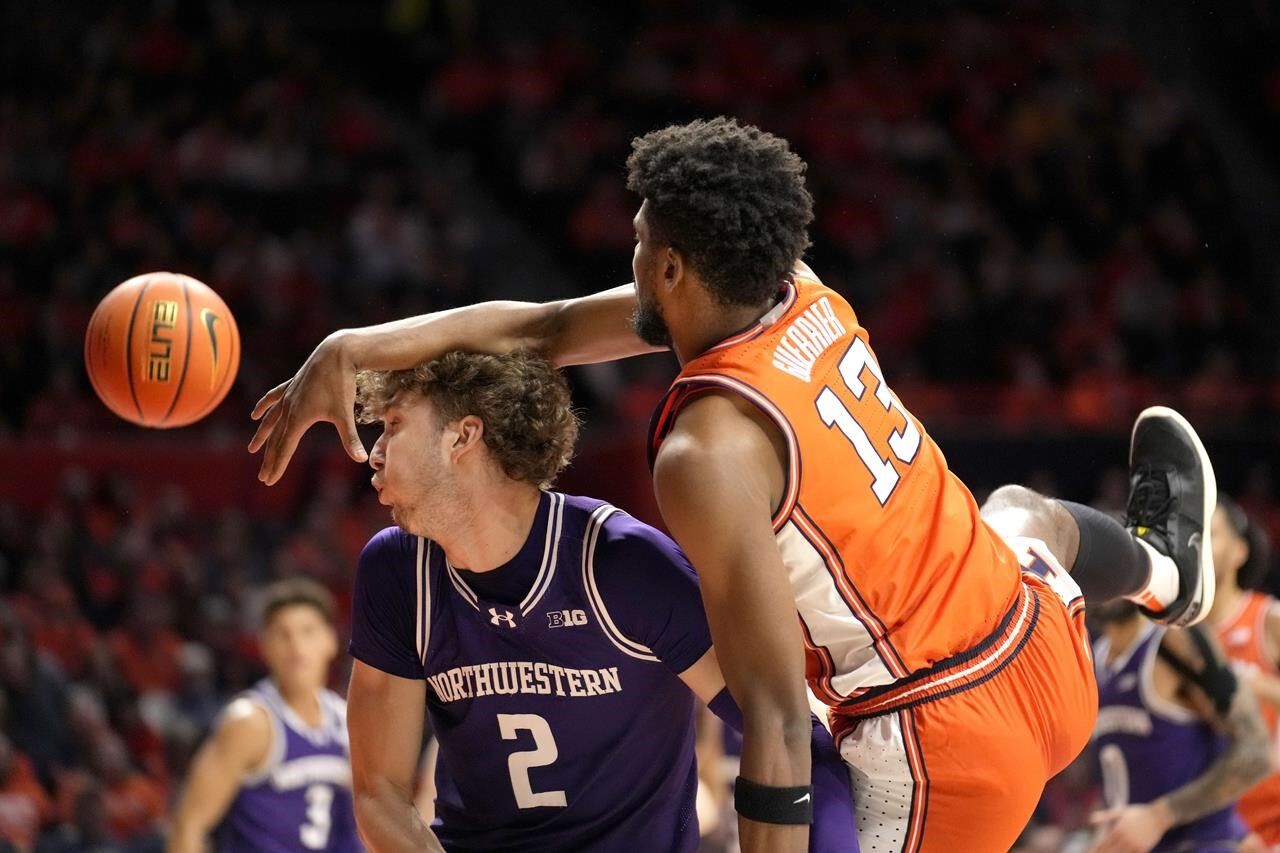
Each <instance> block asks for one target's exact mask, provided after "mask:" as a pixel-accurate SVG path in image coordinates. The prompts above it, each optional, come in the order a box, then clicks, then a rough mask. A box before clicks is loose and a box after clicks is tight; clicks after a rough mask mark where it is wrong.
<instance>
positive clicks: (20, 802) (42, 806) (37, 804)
mask: <svg viewBox="0 0 1280 853" xmlns="http://www.w3.org/2000/svg"><path fill="white" fill-rule="evenodd" d="M52 811H53V810H52V808H51V804H50V802H49V797H48V795H46V794H45V792H44V788H42V787H40V783H39V781H37V780H36V774H35V771H33V770H32V769H31V762H30V761H29V760H28V759H27V757H26V756H25V755H23V754H21V753H20V752H17V751H16V750H15V749H14V748H13V744H12V743H10V742H9V738H8V737H6V736H5V735H4V734H0V841H7V842H9V843H10V844H12V845H13V846H14V847H16V848H18V850H19V851H22V852H23V853H26V851H29V850H32V849H33V848H34V847H35V843H36V838H37V837H38V836H39V833H40V827H41V826H42V825H43V824H44V823H45V822H46V821H47V820H48V819H49V818H50V817H51V816H52Z"/></svg>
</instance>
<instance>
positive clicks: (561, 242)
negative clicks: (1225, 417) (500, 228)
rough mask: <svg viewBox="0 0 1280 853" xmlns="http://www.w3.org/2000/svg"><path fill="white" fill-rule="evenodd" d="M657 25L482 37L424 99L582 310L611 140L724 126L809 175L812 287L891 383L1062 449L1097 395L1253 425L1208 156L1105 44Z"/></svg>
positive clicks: (902, 23)
mask: <svg viewBox="0 0 1280 853" xmlns="http://www.w3.org/2000/svg"><path fill="white" fill-rule="evenodd" d="M658 5H659V6H660V7H661V8H660V9H659V10H658V11H657V12H656V13H655V14H653V15H652V16H650V18H649V19H648V22H646V21H645V19H643V18H635V17H632V16H631V13H630V10H628V11H626V12H623V11H621V10H619V11H617V12H615V13H612V15H613V17H611V13H610V12H609V11H607V10H606V9H605V8H604V7H599V8H598V9H597V13H596V15H595V16H594V17H588V18H585V19H580V20H577V21H576V22H575V24H574V25H571V26H568V27H561V26H560V25H559V24H560V22H559V21H557V22H556V23H555V25H554V28H552V26H551V25H550V24H549V22H548V26H547V27H546V28H545V29H543V30H540V29H538V28H537V26H536V25H533V26H532V29H529V28H528V27H522V28H520V29H519V30H518V31H516V32H508V33H503V32H496V33H494V32H490V31H488V30H485V31H484V32H483V35H482V36H480V37H477V38H476V43H475V48H476V49H474V50H472V51H463V52H460V53H458V54H456V55H451V56H449V57H448V58H447V60H446V61H444V62H442V63H441V64H440V66H439V68H438V69H435V70H434V71H433V72H432V73H430V76H429V83H428V86H427V89H426V93H425V100H426V103H427V109H428V111H429V113H430V114H432V115H435V116H438V117H439V119H440V123H441V134H442V135H443V136H444V137H445V138H447V139H450V140H451V141H452V142H453V143H454V144H456V145H458V146H465V147H467V148H470V149H473V150H477V151H479V152H480V154H479V157H480V161H481V162H483V163H485V164H486V165H487V167H488V168H487V169H486V174H487V176H488V177H489V178H490V180H491V181H492V182H493V183H494V184H495V185H496V186H497V187H498V189H499V190H500V191H502V192H503V193H504V195H505V197H506V198H508V199H509V200H510V202H511V204H512V205H513V207H515V208H517V209H520V210H521V211H523V212H524V213H525V215H526V217H527V218H528V221H529V222H530V224H531V226H532V227H535V228H538V229H539V230H540V232H541V233H542V234H543V235H544V236H545V238H546V240H547V242H548V244H549V245H553V246H557V247H560V248H561V252H562V256H563V257H564V259H565V263H566V264H568V265H571V266H572V267H573V268H575V269H581V270H589V271H590V273H591V275H590V276H589V277H588V278H586V279H585V283H586V285H587V286H598V285H599V284H602V283H607V282H611V281H615V280H621V279H622V278H623V277H624V276H625V275H626V271H627V270H626V258H627V249H628V247H629V246H630V245H631V239H632V231H631V226H630V219H631V216H632V215H633V213H634V208H635V200H634V199H632V198H631V197H630V196H629V194H628V193H627V192H626V190H625V188H624V186H623V181H622V178H621V176H622V169H621V164H622V163H623V161H624V160H625V157H626V153H627V150H628V143H629V141H630V139H631V138H632V137H633V136H634V135H636V134H639V133H643V132H645V131H646V130H648V129H651V128H653V127H655V126H661V125H662V124H664V123H666V122H669V121H676V120H685V119H688V118H691V117H694V116H697V115H708V114H716V113H728V114H732V115H737V116H740V117H742V118H744V119H745V120H748V121H751V122H755V123H758V124H760V125H761V126H763V127H765V128H766V129H769V130H772V131H774V132H777V133H779V134H782V135H784V136H786V137H787V138H788V139H790V140H792V141H793V143H794V144H795V146H796V147H797V149H798V150H799V151H800V153H801V154H802V155H803V156H804V157H805V158H806V159H807V161H808V163H809V176H810V182H809V183H810V186H811V188H812V189H813V191H814V193H815V196H816V197H817V202H818V206H817V218H816V222H815V227H814V232H813V237H814V243H815V246H814V249H813V258H814V261H813V264H812V265H813V266H814V267H815V268H816V269H817V270H818V271H819V273H820V274H821V275H823V276H824V278H825V279H826V280H827V281H828V283H830V284H832V285H833V286H835V287H836V288H837V289H838V290H841V291H842V292H844V293H845V294H846V295H847V296H848V297H849V298H850V299H851V301H852V302H853V304H854V306H855V308H857V309H858V311H859V312H860V315H861V316H862V317H863V318H864V321H865V324H866V325H867V327H868V328H869V329H870V330H871V332H872V335H873V341H874V343H875V346H876V348H877V352H878V354H879V355H880V357H881V359H882V360H883V361H885V362H886V363H888V364H891V365H892V370H893V372H894V375H895V376H897V377H903V376H906V377H910V378H916V377H919V378H922V379H926V380H930V381H934V382H946V383H951V384H955V383H975V382H979V383H983V384H989V383H996V384H1009V385H1020V386H1029V387H1032V388H1039V387H1049V388H1052V389H1054V390H1055V391H1056V392H1058V393H1059V394H1060V395H1064V396H1070V395H1076V396H1080V397H1081V398H1082V399H1081V407H1082V408H1084V409H1087V408H1088V407H1090V406H1092V407H1094V408H1095V409H1098V411H1096V412H1091V411H1080V412H1077V413H1076V415H1077V417H1078V420H1079V421H1080V425H1083V426H1092V425H1105V424H1107V423H1108V421H1107V416H1108V415H1109V414H1110V412H1108V411H1107V410H1106V408H1107V401H1106V400H1101V401H1096V400H1093V399H1089V397H1090V395H1089V391H1090V390H1091V389H1094V388H1097V387H1098V386H1101V385H1103V384H1107V385H1110V386H1112V387H1117V386H1123V385H1124V384H1125V383H1127V382H1140V383H1147V384H1148V385H1152V384H1157V383H1161V382H1165V383H1182V382H1191V383H1200V384H1207V385H1209V386H1210V388H1211V389H1212V388H1213V387H1216V388H1217V389H1219V393H1218V398H1217V399H1215V403H1219V404H1222V405H1224V406H1226V407H1227V408H1228V409H1229V410H1231V411H1232V412H1237V413H1238V412H1242V411H1244V410H1245V409H1247V408H1248V407H1249V406H1250V405H1257V404H1263V405H1267V404H1268V401H1266V400H1260V399H1257V398H1254V399H1249V398H1248V397H1247V396H1242V395H1240V394H1239V392H1238V389H1233V388H1232V387H1231V386H1239V384H1240V383H1241V381H1242V380H1245V379H1247V378H1250V377H1253V378H1257V377H1268V378H1274V376H1275V370H1276V367H1277V360H1276V355H1277V347H1276V342H1275V339H1274V336H1273V335H1268V334H1267V327H1266V323H1267V318H1266V316H1265V314H1264V313H1262V312H1260V311H1259V310H1258V309H1259V307H1260V306H1261V305H1263V304H1265V299H1263V298H1260V297H1259V287H1258V286H1256V284H1257V283H1255V282H1253V281H1252V279H1251V272H1250V268H1249V263H1248V248H1247V246H1246V245H1245V243H1244V238H1243V236H1242V232H1241V230H1240V228H1239V226H1238V224H1237V221H1236V219H1235V215H1234V213H1233V210H1232V207H1231V203H1230V199H1229V191H1228V187H1227V184H1226V179H1225V177H1224V174H1223V169H1222V167H1221V163H1220V157H1221V154H1220V152H1218V151H1217V150H1215V148H1214V146H1213V145H1212V144H1211V142H1210V140H1209V138H1208V136H1207V134H1206V132H1205V128H1204V127H1203V126H1202V124H1201V123H1200V122H1199V121H1198V120H1197V118H1196V116H1195V114H1194V113H1193V112H1192V111H1191V110H1190V109H1189V106H1188V103H1187V101H1186V100H1185V99H1184V98H1183V97H1182V96H1180V94H1179V93H1178V92H1176V91H1174V90H1172V89H1171V88H1170V87H1168V86H1165V85H1162V84H1161V83H1160V82H1158V81H1157V80H1155V79H1153V78H1152V77H1151V76H1150V74H1149V73H1148V72H1147V71H1146V70H1145V69H1144V66H1143V64H1142V63H1141V62H1140V61H1139V59H1138V58H1137V57H1136V56H1135V55H1134V53H1133V52H1132V50H1131V49H1130V48H1129V47H1128V46H1127V45H1126V44H1125V43H1124V42H1123V40H1121V39H1120V38H1118V37H1115V36H1111V35H1108V34H1106V33H1105V32H1102V31H1099V30H1097V29H1094V28H1091V27H1089V26H1087V25H1086V24H1085V23H1084V22H1082V21H1080V20H1077V19H1072V18H1068V17H1059V16H1053V15H1050V14H1048V13H1046V12H1043V11H1037V7H1038V6H1042V5H1049V4H1012V6H1013V7H1014V8H1015V9H1019V8H1021V9H1022V11H1021V12H1017V13H1014V14H1010V15H1007V16H982V15H979V14H969V13H963V12H952V13H948V14H940V15H920V16H912V15H910V14H903V15H902V16H901V17H894V16H884V15H877V14H875V13H867V12H856V11H855V12H854V13H852V14H844V15H840V16H822V17H809V16H806V17H797V18H796V19H794V20H777V19H769V20H760V19H748V18H734V17H732V16H728V15H723V16H710V17H708V18H705V19H701V20H695V21H689V20H684V19H680V20H672V19H671V18H670V17H668V16H666V15H663V14H661V12H664V11H669V9H668V8H667V7H666V6H663V5H662V4H658ZM873 5H874V4H873ZM996 5H1000V4H996ZM495 26H496V25H495ZM602 31H603V32H605V33H607V34H608V35H607V37H605V38H601V37H600V33H601V32H602ZM708 45H715V46H716V48H717V49H715V50H708V49H707V46H708ZM495 46H496V47H495ZM445 117H447V119H448V121H447V122H445V121H444V118H445ZM1139 376H1140V377H1141V380H1139V379H1138V377H1139ZM898 381H899V382H901V381H902V380H901V379H899V380H898ZM1148 393H1149V392H1148ZM1270 404H1272V405H1273V404H1274V401H1271V402H1270ZM1125 417H1127V413H1121V415H1120V418H1119V419H1120V420H1123V419H1124V418H1125Z"/></svg>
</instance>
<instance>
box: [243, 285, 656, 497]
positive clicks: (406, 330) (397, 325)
mask: <svg viewBox="0 0 1280 853" xmlns="http://www.w3.org/2000/svg"><path fill="white" fill-rule="evenodd" d="M635 305H636V292H635V286H634V285H631V284H626V285H623V286H622V287H615V288H613V289H611V290H605V291H602V292H600V293H596V294H593V295H591V296H584V297H581V298H578V299H563V300H560V301H558V302H547V303H543V304H536V303H532V302H482V303H480V304H478V305H469V306H467V307H465V308H454V309H451V310H449V311H437V312H435V313H432V314H424V315H422V316H419V317H410V318H408V319H405V320H396V321H394V322H391V323H383V324H381V325H377V326H366V327H364V328H360V329H344V330H342V331H338V332H334V333H333V334H332V335H330V336H329V337H327V338H325V339H324V340H323V341H321V342H320V344H319V346H317V347H316V348H315V350H314V351H312V353H311V355H310V356H309V357H308V358H307V360H306V361H305V362H303V364H302V367H300V368H299V369H298V372H297V373H296V374H294V375H293V378H291V379H289V380H288V381H286V382H282V383H281V384H279V385H277V386H276V387H275V388H272V389H271V390H270V391H268V392H267V393H266V394H265V395H264V396H263V397H262V399H260V400H259V401H258V404H257V405H256V406H254V407H253V413H252V417H253V418H254V419H255V420H258V421H259V424H258V430H257V432H256V433H255V434H254V436H253V439H252V440H251V441H250V442H249V452H250V453H256V452H258V451H259V450H262V451H263V454H262V467H261V469H260V470H259V472H258V479H260V480H262V482H264V483H266V484H267V485H272V484H274V483H275V482H276V481H278V480H279V479H280V477H281V476H282V475H283V474H284V471H285V468H287V467H288V465H289V460H290V459H292V458H293V454H294V451H296V450H297V448H298V442H299V441H300V440H301V439H302V435H303V433H305V432H306V431H307V430H308V429H310V428H311V426H312V425H313V424H317V423H320V422H327V423H331V424H333V425H334V427H336V428H337V430H338V434H339V436H341V438H342V442H343V445H344V447H345V448H346V451H347V454H348V455H349V456H350V457H351V458H352V459H354V460H355V461H357V462H364V461H365V459H366V458H367V455H366V453H365V449H364V445H363V444H362V443H361V441H360V436H359V434H358V433H357V432H356V422H355V415H354V413H353V412H354V408H355V394H356V379H355V377H356V371H357V370H364V369H368V370H401V369H407V368H411V367H416V366H417V365H419V364H421V363H422V362H424V361H430V360H431V359H434V358H439V357H440V356H442V355H444V354H445V353H447V352H450V351H452V350H466V351H468V352H486V353H494V354H498V355H501V354H503V353H508V352H513V351H515V350H522V349H530V350H535V351H537V352H540V353H542V354H543V355H544V356H546V357H547V358H548V359H549V360H550V361H551V362H552V363H554V364H556V365H557V366H561V367H563V366H565V365H571V364H593V363H595V362H600V361H613V360H615V359H619V358H626V357H628V356H633V355H642V354H644V353H649V352H659V351H660V348H656V347H652V346H649V345H648V344H646V343H644V342H643V341H641V340H640V339H639V338H637V337H636V336H635V333H634V332H633V331H632V330H631V325H630V322H629V320H630V317H631V312H632V311H633V310H635Z"/></svg>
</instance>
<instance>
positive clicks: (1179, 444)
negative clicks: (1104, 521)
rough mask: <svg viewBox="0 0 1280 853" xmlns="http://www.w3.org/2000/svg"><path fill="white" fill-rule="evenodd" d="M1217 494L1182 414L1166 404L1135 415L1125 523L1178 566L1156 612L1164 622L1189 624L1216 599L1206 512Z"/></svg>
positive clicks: (1203, 455)
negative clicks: (1169, 597) (1174, 585)
mask: <svg viewBox="0 0 1280 853" xmlns="http://www.w3.org/2000/svg"><path fill="white" fill-rule="evenodd" d="M1217 502H1218V485H1217V481H1216V480H1215V479H1214V476H1213V465H1212V463H1210V462H1209V454H1207V453H1205V450H1204V445H1203V444H1201V443H1200V437H1199V436H1197V435H1196V431H1195V430H1194V429H1192V428H1191V424H1189V423H1187V419H1186V418H1184V417H1183V416H1182V415H1180V414H1178V413H1177V412H1175V411H1174V410H1173V409H1169V408H1166V407H1164V406H1152V407H1151V408H1149V409H1146V410H1144V411H1143V412H1142V414H1140V415H1138V420H1137V421H1136V422H1135V423H1134V425H1133V436H1132V438H1131V439H1130V442H1129V507H1128V509H1127V510H1126V512H1125V527H1127V528H1128V529H1129V532H1130V533H1132V534H1133V535H1134V536H1136V537H1138V538H1139V539H1141V540H1142V541H1143V542H1146V543H1147V544H1148V545H1150V546H1151V547H1153V548H1155V549H1156V550H1157V551H1159V552H1160V553H1161V554H1164V555H1166V556H1168V557H1170V558H1171V559H1172V560H1173V563H1174V565H1176V566H1177V567H1178V578H1179V585H1178V597H1177V598H1176V599H1174V601H1173V603H1172V604H1170V605H1169V606H1168V607H1166V608H1165V609H1164V610H1162V611H1159V612H1153V611H1152V610H1150V609H1148V608H1146V607H1142V608H1141V609H1142V612H1143V613H1145V614H1146V615H1147V616H1148V617H1150V618H1151V619H1153V620H1155V621H1156V622H1160V623H1161V624H1164V625H1170V626H1174V627H1186V626H1188V625H1194V624H1196V623H1197V622H1199V621H1200V620H1202V619H1204V618H1205V617H1206V616H1208V615H1209V609H1210V608H1211V607H1213V593H1214V574H1213V549H1212V547H1211V546H1210V542H1209V527H1210V524H1209V522H1210V519H1211V518H1212V516H1213V508H1214V506H1216V505H1217Z"/></svg>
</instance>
